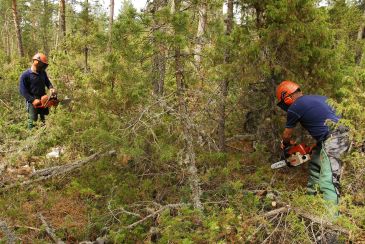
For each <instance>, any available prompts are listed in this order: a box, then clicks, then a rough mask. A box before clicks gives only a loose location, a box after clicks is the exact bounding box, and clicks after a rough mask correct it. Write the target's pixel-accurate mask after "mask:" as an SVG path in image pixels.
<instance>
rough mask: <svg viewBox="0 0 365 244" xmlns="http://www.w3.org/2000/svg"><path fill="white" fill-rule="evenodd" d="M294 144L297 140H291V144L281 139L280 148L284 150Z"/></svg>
mask: <svg viewBox="0 0 365 244" xmlns="http://www.w3.org/2000/svg"><path fill="white" fill-rule="evenodd" d="M292 145H295V141H294V140H290V142H289V144H286V143H284V141H283V140H281V142H280V149H281V150H284V149H286V148H288V147H291V146H292Z"/></svg>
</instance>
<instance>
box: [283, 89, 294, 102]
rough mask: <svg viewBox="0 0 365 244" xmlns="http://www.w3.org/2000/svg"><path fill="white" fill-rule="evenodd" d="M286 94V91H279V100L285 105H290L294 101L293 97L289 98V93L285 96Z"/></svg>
mask: <svg viewBox="0 0 365 244" xmlns="http://www.w3.org/2000/svg"><path fill="white" fill-rule="evenodd" d="M286 94H287V92H286V91H284V92H282V93H281V101H283V102H284V103H285V104H286V105H291V104H292V103H293V102H294V101H293V98H291V96H290V94H289V95H287V96H286ZM285 96H286V97H285Z"/></svg>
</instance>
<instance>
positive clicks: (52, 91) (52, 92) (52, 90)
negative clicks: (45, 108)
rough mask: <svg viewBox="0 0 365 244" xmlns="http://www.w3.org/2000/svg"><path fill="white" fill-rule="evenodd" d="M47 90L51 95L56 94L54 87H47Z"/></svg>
mask: <svg viewBox="0 0 365 244" xmlns="http://www.w3.org/2000/svg"><path fill="white" fill-rule="evenodd" d="M49 92H50V93H51V96H52V95H56V94H57V90H56V88H51V89H49Z"/></svg>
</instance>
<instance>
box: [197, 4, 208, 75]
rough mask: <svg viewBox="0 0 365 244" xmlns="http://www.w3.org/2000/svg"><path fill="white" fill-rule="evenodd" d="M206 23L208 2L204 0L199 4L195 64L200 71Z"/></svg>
mask: <svg viewBox="0 0 365 244" xmlns="http://www.w3.org/2000/svg"><path fill="white" fill-rule="evenodd" d="M206 24H207V2H206V1H205V0H202V2H201V3H200V4H199V23H198V31H197V33H196V46H195V50H194V59H195V65H196V67H197V70H198V72H199V71H200V63H201V52H202V49H203V43H204V34H205V26H206Z"/></svg>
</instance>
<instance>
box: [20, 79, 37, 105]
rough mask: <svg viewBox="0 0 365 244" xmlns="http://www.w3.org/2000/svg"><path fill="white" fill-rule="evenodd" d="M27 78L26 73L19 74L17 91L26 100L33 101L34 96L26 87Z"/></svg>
mask: <svg viewBox="0 0 365 244" xmlns="http://www.w3.org/2000/svg"><path fill="white" fill-rule="evenodd" d="M28 79H29V77H28V76H27V74H26V73H23V74H22V75H21V76H20V79H19V91H20V94H21V95H22V96H23V97H24V98H25V99H26V100H27V101H28V102H31V103H32V102H33V101H34V99H35V98H34V97H33V96H32V95H31V94H30V93H29V91H28V88H27V80H28Z"/></svg>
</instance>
